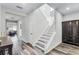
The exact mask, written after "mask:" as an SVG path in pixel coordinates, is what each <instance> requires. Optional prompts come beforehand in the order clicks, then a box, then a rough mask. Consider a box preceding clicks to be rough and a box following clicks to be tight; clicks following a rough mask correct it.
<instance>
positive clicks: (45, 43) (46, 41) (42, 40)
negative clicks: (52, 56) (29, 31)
mask: <svg viewBox="0 0 79 59" xmlns="http://www.w3.org/2000/svg"><path fill="white" fill-rule="evenodd" d="M38 41H40V42H42V43H45V44H47V41H44V40H38Z"/></svg>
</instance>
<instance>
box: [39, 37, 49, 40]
mask: <svg viewBox="0 0 79 59" xmlns="http://www.w3.org/2000/svg"><path fill="white" fill-rule="evenodd" d="M40 38H42V39H46V40H49V38H46V37H40Z"/></svg>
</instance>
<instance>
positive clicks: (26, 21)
mask: <svg viewBox="0 0 79 59" xmlns="http://www.w3.org/2000/svg"><path fill="white" fill-rule="evenodd" d="M22 35H23V37H22V38H23V41H24V42H29V40H30V36H29V16H28V15H27V16H26V17H24V19H23V21H22Z"/></svg>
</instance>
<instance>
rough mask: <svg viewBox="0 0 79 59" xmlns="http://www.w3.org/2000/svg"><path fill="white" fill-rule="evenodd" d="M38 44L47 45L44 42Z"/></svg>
mask: <svg viewBox="0 0 79 59" xmlns="http://www.w3.org/2000/svg"><path fill="white" fill-rule="evenodd" d="M38 43H40V44H43V45H46V43H44V42H41V41H38Z"/></svg>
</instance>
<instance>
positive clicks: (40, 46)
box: [36, 45, 44, 50]
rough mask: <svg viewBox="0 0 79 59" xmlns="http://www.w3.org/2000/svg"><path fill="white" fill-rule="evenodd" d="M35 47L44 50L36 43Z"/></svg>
mask: <svg viewBox="0 0 79 59" xmlns="http://www.w3.org/2000/svg"><path fill="white" fill-rule="evenodd" d="M36 47H38V48H39V49H42V50H44V48H42V47H41V46H39V45H36Z"/></svg>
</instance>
